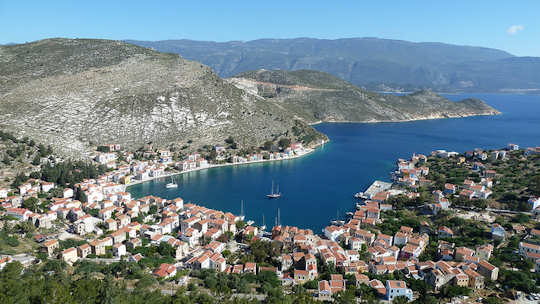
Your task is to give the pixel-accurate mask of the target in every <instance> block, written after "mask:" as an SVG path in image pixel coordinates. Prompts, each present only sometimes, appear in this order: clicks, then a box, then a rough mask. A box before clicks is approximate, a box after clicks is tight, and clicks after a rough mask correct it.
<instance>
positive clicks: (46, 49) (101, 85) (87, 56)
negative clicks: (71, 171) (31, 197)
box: [0, 39, 322, 156]
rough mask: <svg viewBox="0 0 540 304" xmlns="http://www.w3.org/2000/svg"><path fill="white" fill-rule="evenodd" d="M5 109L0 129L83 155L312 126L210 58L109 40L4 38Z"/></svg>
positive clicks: (0, 71) (254, 138)
mask: <svg viewBox="0 0 540 304" xmlns="http://www.w3.org/2000/svg"><path fill="white" fill-rule="evenodd" d="M0 109H1V112H2V115H1V116H0V128H3V129H7V130H11V131H13V132H15V134H18V135H19V136H28V137H29V138H31V139H35V140H36V141H38V142H44V143H50V144H52V145H53V147H54V148H56V149H58V151H61V152H64V153H66V154H70V155H78V156H81V155H84V154H85V153H87V152H88V151H89V150H90V149H91V148H92V147H93V146H95V145H97V144H106V143H120V144H122V145H125V146H126V147H129V148H133V149H136V148H138V147H140V146H142V145H143V144H145V143H148V142H153V143H154V145H156V146H168V145H170V144H181V145H186V144H190V148H193V149H196V148H198V147H200V146H202V145H206V144H210V145H211V144H219V143H223V141H224V139H225V138H227V137H229V136H232V137H233V138H234V139H235V141H236V142H237V143H238V144H239V145H240V146H242V145H250V146H251V145H257V144H260V143H262V142H264V141H265V140H267V139H270V138H277V137H279V136H281V135H284V134H292V133H295V135H298V136H302V134H296V133H298V132H290V131H292V130H293V127H296V128H295V130H298V129H303V130H306V131H307V132H310V133H313V132H314V131H313V129H312V128H311V127H308V126H305V125H303V128H298V124H303V123H299V122H297V121H295V120H294V117H293V116H292V115H291V114H289V113H288V111H287V110H286V109H284V108H283V107H282V106H281V104H280V103H276V102H274V101H266V100H263V99H261V98H258V97H257V96H254V95H251V94H247V93H246V92H244V91H242V90H240V89H238V88H237V87H235V86H233V85H231V84H229V83H228V82H225V81H223V80H222V79H220V78H219V77H218V76H217V75H216V74H215V73H214V72H213V71H212V70H211V69H210V68H209V67H207V66H204V65H202V64H200V63H197V62H193V61H189V60H185V59H183V58H181V57H180V56H178V55H175V54H166V53H159V52H157V51H153V50H150V49H146V48H143V47H139V46H135V45H131V44H128V43H124V42H119V41H110V40H93V39H47V40H41V41H37V42H32V43H27V44H21V45H13V46H1V47H0ZM316 134H317V136H322V135H321V134H319V133H316ZM311 138H313V134H311Z"/></svg>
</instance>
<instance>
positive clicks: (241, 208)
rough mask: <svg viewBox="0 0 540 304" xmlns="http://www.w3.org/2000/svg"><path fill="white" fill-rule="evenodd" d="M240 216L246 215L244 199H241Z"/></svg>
mask: <svg viewBox="0 0 540 304" xmlns="http://www.w3.org/2000/svg"><path fill="white" fill-rule="evenodd" d="M240 216H244V200H241V201H240Z"/></svg>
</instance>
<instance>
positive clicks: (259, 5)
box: [0, 0, 540, 56]
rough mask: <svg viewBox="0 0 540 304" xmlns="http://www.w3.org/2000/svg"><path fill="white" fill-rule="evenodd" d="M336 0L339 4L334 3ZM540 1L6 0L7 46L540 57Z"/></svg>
mask: <svg viewBox="0 0 540 304" xmlns="http://www.w3.org/2000/svg"><path fill="white" fill-rule="evenodd" d="M334 2H335V3H334ZM539 13H540V1H536V0H524V1H493V0H491V1H483V0H469V1H459V0H456V1H437V0H435V1H434V0H432V1H414V0H409V1H360V0H357V1H328V0H327V1H316V0H312V1H302V0H297V1H295V0H289V1H279V0H273V1H257V0H251V1H234V0H233V1H231V0H229V1H151V0H146V1H137V0H132V1H114V0H108V1H99V0H93V1H55V0H51V1H41V0H36V1H24V0H17V1H16V0H12V1H8V0H0V29H1V30H0V33H1V34H0V43H9V42H16V43H21V42H26V41H34V40H38V39H43V38H50V37H71V38H74V37H79V38H83V37H84V38H105V39H138V40H163V39H184V38H185V39H194V40H214V41H229V40H244V41H245V40H253V39H258V38H294V37H314V38H327V39H334V38H347V37H379V38H391V39H402V40H410V41H417V42H420V41H435V42H445V43H452V44H461V45H475V46H485V47H493V48H498V49H503V50H506V51H508V52H510V53H512V54H515V55H520V56H540V40H539V38H540V18H538V14H539Z"/></svg>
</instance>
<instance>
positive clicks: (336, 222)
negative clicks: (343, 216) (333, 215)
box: [330, 220, 345, 226]
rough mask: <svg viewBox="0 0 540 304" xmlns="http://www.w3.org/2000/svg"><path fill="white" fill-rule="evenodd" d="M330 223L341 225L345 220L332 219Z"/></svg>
mask: <svg viewBox="0 0 540 304" xmlns="http://www.w3.org/2000/svg"><path fill="white" fill-rule="evenodd" d="M330 223H331V224H332V225H337V226H342V225H345V221H341V220H333V221H331V222H330Z"/></svg>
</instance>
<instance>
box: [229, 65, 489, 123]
mask: <svg viewBox="0 0 540 304" xmlns="http://www.w3.org/2000/svg"><path fill="white" fill-rule="evenodd" d="M228 81H229V82H231V83H233V84H235V85H236V86H238V87H239V88H242V89H244V90H246V91H247V92H250V93H251V94H254V95H258V96H260V97H264V98H266V99H267V100H271V101H277V102H279V103H280V104H282V105H283V107H285V108H287V109H288V110H289V111H291V113H295V115H296V116H297V117H299V118H301V119H303V120H304V121H307V122H310V123H312V122H318V121H328V122H332V121H336V122H338V121H356V122H379V121H408V120H420V119H434V118H449V117H465V116H474V115H496V114H499V112H498V111H497V110H495V109H493V108H492V107H490V106H488V105H487V104H486V103H484V102H483V101H481V100H478V99H465V100H462V101H459V102H452V101H450V100H448V99H446V98H444V97H441V96H439V95H437V94H435V93H433V92H431V91H427V90H424V91H420V92H417V93H414V94H410V95H405V96H396V95H387V94H377V93H373V92H368V91H365V90H363V89H360V88H358V87H356V86H354V85H352V84H350V83H348V82H346V81H344V80H342V79H339V78H337V77H334V76H332V75H330V74H328V73H324V72H318V71H310V70H300V71H292V72H289V71H283V70H272V71H269V70H258V71H251V72H245V73H240V74H238V75H236V76H235V77H233V78H230V79H228Z"/></svg>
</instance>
